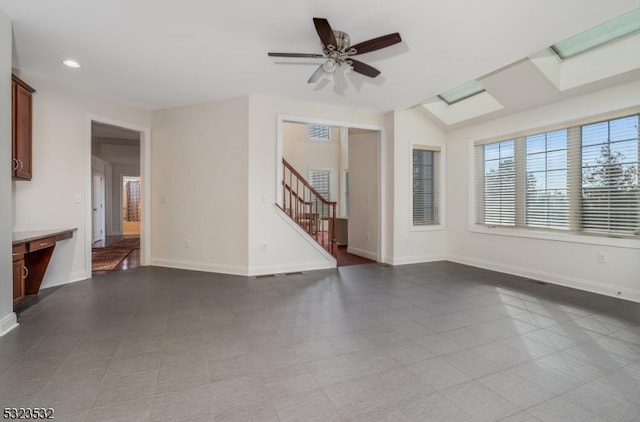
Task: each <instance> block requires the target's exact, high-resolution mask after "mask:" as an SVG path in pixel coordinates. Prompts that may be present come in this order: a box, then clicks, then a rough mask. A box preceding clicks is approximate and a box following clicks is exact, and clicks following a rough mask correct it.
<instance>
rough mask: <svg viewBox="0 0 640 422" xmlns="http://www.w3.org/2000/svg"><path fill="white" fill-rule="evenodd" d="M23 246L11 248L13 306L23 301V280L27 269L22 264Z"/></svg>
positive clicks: (24, 249)
mask: <svg viewBox="0 0 640 422" xmlns="http://www.w3.org/2000/svg"><path fill="white" fill-rule="evenodd" d="M25 251H26V248H25V245H24V244H21V245H16V246H14V247H13V306H16V305H18V304H19V303H20V302H22V301H23V300H24V294H25V293H24V279H25V276H26V275H27V267H26V266H25V262H24V253H25Z"/></svg>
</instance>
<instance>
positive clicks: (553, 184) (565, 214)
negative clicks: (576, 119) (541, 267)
mask: <svg viewBox="0 0 640 422" xmlns="http://www.w3.org/2000/svg"><path fill="white" fill-rule="evenodd" d="M639 120H640V118H639V115H638V114H634V115H631V116H625V117H620V118H615V119H611V120H604V121H598V122H593V123H586V124H582V125H577V126H572V127H567V128H564V129H559V130H554V131H549V132H544V133H537V134H533V135H526V136H522V137H519V138H515V139H511V140H507V141H500V142H489V143H478V144H476V146H475V163H476V164H475V166H476V173H475V179H476V185H475V193H476V222H477V223H478V224H482V225H487V226H511V227H513V226H515V227H522V228H535V229H550V230H564V231H572V232H579V233H588V234H600V235H606V236H617V237H625V236H633V234H634V232H635V231H637V230H638V229H639V228H640V186H639V178H638V177H639V176H638V156H639V150H640V142H639V129H638V126H639Z"/></svg>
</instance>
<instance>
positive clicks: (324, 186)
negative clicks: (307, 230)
mask: <svg viewBox="0 0 640 422" xmlns="http://www.w3.org/2000/svg"><path fill="white" fill-rule="evenodd" d="M330 177H331V170H324V169H309V184H310V185H311V186H313V188H314V189H315V190H316V191H318V193H319V194H320V195H322V197H323V198H324V199H325V200H327V201H330V200H331V191H330ZM311 206H312V212H314V213H316V214H318V215H321V216H322V217H328V216H329V208H328V207H323V206H322V201H321V200H319V199H318V198H315V197H314V198H313V199H312V204H311Z"/></svg>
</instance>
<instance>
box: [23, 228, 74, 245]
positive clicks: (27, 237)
mask: <svg viewBox="0 0 640 422" xmlns="http://www.w3.org/2000/svg"><path fill="white" fill-rule="evenodd" d="M76 230H78V229H76V228H73V229H54V230H33V231H24V232H13V244H14V245H19V244H20V243H25V242H31V241H32V240H37V239H42V238H44V237H51V236H58V235H62V234H67V233H69V237H71V236H70V235H71V234H72V233H73V232H74V231H76Z"/></svg>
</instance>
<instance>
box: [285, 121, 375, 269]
mask: <svg viewBox="0 0 640 422" xmlns="http://www.w3.org/2000/svg"><path fill="white" fill-rule="evenodd" d="M278 121H279V122H278V123H279V136H278V150H279V154H278V156H280V157H283V158H285V159H286V161H287V163H288V164H287V165H290V166H292V167H293V168H294V169H295V170H296V171H297V172H298V173H299V174H302V175H303V176H304V177H305V178H306V177H308V181H309V182H310V184H311V185H312V186H313V187H314V188H315V189H316V191H320V190H322V189H320V190H319V189H318V186H315V184H314V183H313V180H314V177H315V176H316V175H317V173H318V169H320V170H321V171H322V172H323V174H324V173H326V174H328V178H326V179H327V180H326V181H324V179H323V183H324V184H321V185H320V187H321V188H324V187H325V185H327V187H328V189H325V190H327V191H328V192H329V193H328V198H327V199H328V200H330V201H335V202H336V203H337V204H336V208H337V209H336V228H335V230H336V232H335V235H336V240H337V242H338V251H337V252H338V256H337V265H338V266H342V265H353V264H359V263H371V262H376V261H381V257H382V256H384V251H383V245H384V239H383V238H384V230H383V221H384V218H385V217H384V215H385V209H384V204H383V200H382V198H384V183H383V180H382V170H381V169H382V163H381V161H382V158H381V149H382V139H383V138H384V128H382V127H377V126H369V125H359V124H349V123H345V122H335V121H318V120H315V119H305V118H300V117H298V116H296V117H287V116H278ZM319 129H324V130H323V131H322V130H319ZM319 134H320V135H324V136H319ZM277 174H278V177H279V178H278V181H277V195H278V196H277V198H278V203H279V204H280V205H281V206H283V209H285V210H286V209H287V207H286V204H284V203H283V201H284V202H286V199H283V196H282V195H283V189H282V186H284V185H283V180H282V174H283V165H282V164H281V163H280V162H279V163H278V171H277ZM323 192H324V191H323ZM285 212H286V211H285Z"/></svg>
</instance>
